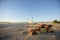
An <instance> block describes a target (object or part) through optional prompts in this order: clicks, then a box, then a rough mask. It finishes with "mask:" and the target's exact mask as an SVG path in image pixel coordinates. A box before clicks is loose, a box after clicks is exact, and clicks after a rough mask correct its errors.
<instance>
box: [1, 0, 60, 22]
mask: <svg viewBox="0 0 60 40" xmlns="http://www.w3.org/2000/svg"><path fill="white" fill-rule="evenodd" d="M32 17H33V19H34V21H52V20H54V19H57V20H60V1H59V0H0V21H15V22H26V21H27V19H31V18H32Z"/></svg>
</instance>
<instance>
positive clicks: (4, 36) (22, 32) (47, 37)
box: [0, 24, 60, 40]
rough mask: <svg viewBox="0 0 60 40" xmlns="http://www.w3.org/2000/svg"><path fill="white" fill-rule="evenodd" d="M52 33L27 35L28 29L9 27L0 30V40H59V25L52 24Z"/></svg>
mask: <svg viewBox="0 0 60 40" xmlns="http://www.w3.org/2000/svg"><path fill="white" fill-rule="evenodd" d="M53 28H54V29H55V31H54V33H40V34H38V35H32V36H30V35H28V32H27V31H28V27H25V26H24V25H23V26H18V25H17V26H10V27H4V28H0V40H60V24H53Z"/></svg>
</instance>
